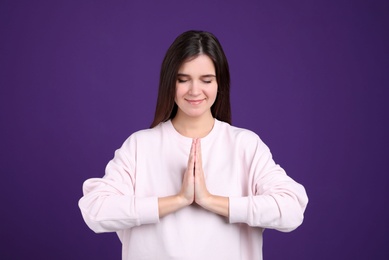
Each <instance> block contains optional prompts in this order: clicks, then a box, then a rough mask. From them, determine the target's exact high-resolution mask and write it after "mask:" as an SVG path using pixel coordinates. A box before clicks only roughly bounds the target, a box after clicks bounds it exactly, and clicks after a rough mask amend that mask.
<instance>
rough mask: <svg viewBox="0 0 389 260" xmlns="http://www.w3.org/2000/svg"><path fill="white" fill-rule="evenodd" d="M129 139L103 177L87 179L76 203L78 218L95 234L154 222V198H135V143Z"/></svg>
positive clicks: (156, 204)
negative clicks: (77, 205) (79, 211)
mask: <svg viewBox="0 0 389 260" xmlns="http://www.w3.org/2000/svg"><path fill="white" fill-rule="evenodd" d="M132 139H133V138H131V137H130V138H129V139H127V140H126V142H125V143H124V144H123V146H122V147H121V148H120V149H119V150H117V151H116V152H115V156H114V158H113V159H112V160H111V161H110V162H109V163H108V165H107V167H106V171H105V175H104V177H103V178H92V179H88V180H86V181H85V182H84V184H83V194H84V195H83V197H82V198H81V199H80V200H79V203H78V204H79V208H80V210H81V213H82V216H83V218H84V220H85V222H86V224H87V225H88V227H89V228H90V229H92V230H93V231H95V232H96V233H101V232H113V231H119V230H123V229H128V228H131V227H134V226H139V225H142V224H150V223H157V222H158V221H159V215H158V198H157V197H146V198H142V197H136V196H135V192H134V189H135V183H136V182H135V176H136V175H135V170H136V169H135V165H136V142H135V140H132Z"/></svg>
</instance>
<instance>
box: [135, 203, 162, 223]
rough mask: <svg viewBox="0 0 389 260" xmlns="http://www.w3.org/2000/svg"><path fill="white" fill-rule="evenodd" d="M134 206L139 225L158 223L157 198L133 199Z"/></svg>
mask: <svg viewBox="0 0 389 260" xmlns="http://www.w3.org/2000/svg"><path fill="white" fill-rule="evenodd" d="M135 206H136V209H137V213H138V217H139V225H143V224H153V223H158V222H159V215H158V198H157V197H149V198H135Z"/></svg>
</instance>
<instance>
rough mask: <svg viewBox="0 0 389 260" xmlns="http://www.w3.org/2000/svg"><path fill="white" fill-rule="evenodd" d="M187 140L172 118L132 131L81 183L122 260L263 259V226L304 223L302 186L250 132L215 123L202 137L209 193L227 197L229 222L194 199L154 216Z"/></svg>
mask: <svg viewBox="0 0 389 260" xmlns="http://www.w3.org/2000/svg"><path fill="white" fill-rule="evenodd" d="M191 143H192V139H191V138H187V137H184V136H182V135H180V134H179V133H178V132H177V131H176V130H175V129H174V127H173V125H172V123H171V121H167V122H165V123H161V124H159V125H158V126H156V127H155V128H153V129H147V130H142V131H138V132H136V133H134V134H132V135H131V136H130V137H129V138H128V139H127V140H126V141H125V142H124V144H123V146H122V147H121V148H120V149H118V150H117V151H116V152H115V157H114V158H113V159H112V160H111V161H110V162H109V163H108V165H107V168H106V174H105V176H104V177H103V178H92V179H89V180H86V181H85V183H84V186H83V192H84V196H83V197H82V198H81V199H80V201H79V207H80V209H81V212H82V215H83V218H84V220H85V222H86V223H87V225H88V226H89V227H90V228H91V229H92V230H93V231H95V232H98V233H100V232H113V231H115V232H117V234H118V236H119V238H120V240H121V242H122V246H123V252H122V256H123V259H131V260H138V259H152V260H154V259H180V260H186V259H196V260H199V259H202V260H207V259H210V260H211V259H212V260H215V259H223V260H228V259H231V260H238V259H242V260H246V259H247V260H252V259H262V233H263V230H264V229H265V228H272V229H277V230H280V231H285V232H287V231H291V230H293V229H295V228H297V227H298V226H299V225H300V224H301V223H302V221H303V213H304V210H305V207H306V205H307V203H308V198H307V195H306V192H305V189H304V187H303V186H302V185H300V184H298V183H297V182H295V181H294V180H292V179H291V178H290V177H288V176H287V175H286V173H285V171H284V170H283V169H282V168H281V167H280V166H279V165H277V164H275V162H274V161H273V159H272V155H271V153H270V151H269V149H268V147H267V146H266V145H265V144H264V143H263V142H262V141H261V140H260V138H259V137H258V136H257V135H256V134H255V133H253V132H251V131H249V130H245V129H242V128H237V127H233V126H230V125H229V124H227V123H224V122H221V121H218V120H215V124H214V127H213V129H212V131H211V132H210V133H209V134H208V135H207V136H206V137H204V138H202V140H201V147H202V161H203V170H204V174H205V178H206V186H207V189H208V190H209V192H210V193H211V194H214V195H220V196H225V197H229V219H227V218H225V217H222V216H219V215H217V214H214V213H212V212H209V211H206V210H205V209H203V208H201V207H199V206H197V205H196V204H192V205H191V206H188V207H185V208H183V209H180V210H179V211H177V212H175V213H172V214H169V215H167V216H165V217H163V218H161V219H160V218H159V214H158V197H165V196H170V195H176V194H177V193H178V192H179V191H180V189H181V183H182V178H183V174H184V172H185V169H186V166H187V162H188V157H189V152H190V147H191Z"/></svg>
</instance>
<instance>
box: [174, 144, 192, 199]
mask: <svg viewBox="0 0 389 260" xmlns="http://www.w3.org/2000/svg"><path fill="white" fill-rule="evenodd" d="M195 149H196V139H193V141H192V146H191V148H190V154H189V159H188V166H187V168H186V171H185V174H184V178H183V180H182V186H181V190H180V192H179V193H178V196H179V197H180V198H181V199H182V200H184V202H185V204H186V205H190V204H192V203H193V201H194V194H195V188H194V167H195Z"/></svg>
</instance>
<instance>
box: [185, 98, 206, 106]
mask: <svg viewBox="0 0 389 260" xmlns="http://www.w3.org/2000/svg"><path fill="white" fill-rule="evenodd" d="M186 101H187V102H188V103H189V104H191V105H199V104H201V103H202V102H203V101H204V99H199V100H190V99H187V100H186Z"/></svg>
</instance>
